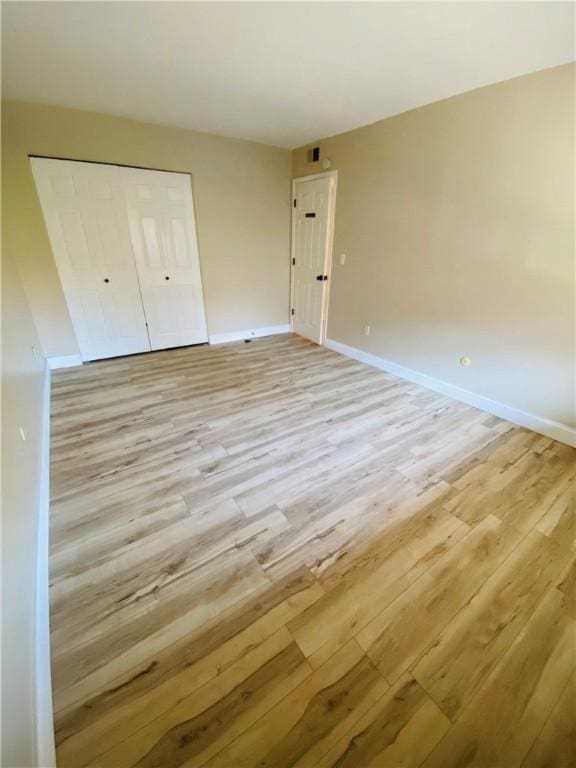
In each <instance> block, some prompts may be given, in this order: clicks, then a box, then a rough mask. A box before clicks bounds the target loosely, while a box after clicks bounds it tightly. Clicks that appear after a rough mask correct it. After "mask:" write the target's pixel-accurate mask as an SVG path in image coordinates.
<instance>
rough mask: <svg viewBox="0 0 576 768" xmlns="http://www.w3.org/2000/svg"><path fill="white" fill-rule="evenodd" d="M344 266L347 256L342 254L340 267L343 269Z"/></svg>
mask: <svg viewBox="0 0 576 768" xmlns="http://www.w3.org/2000/svg"><path fill="white" fill-rule="evenodd" d="M344 264H346V254H345V253H341V254H340V266H341V267H343V266H344Z"/></svg>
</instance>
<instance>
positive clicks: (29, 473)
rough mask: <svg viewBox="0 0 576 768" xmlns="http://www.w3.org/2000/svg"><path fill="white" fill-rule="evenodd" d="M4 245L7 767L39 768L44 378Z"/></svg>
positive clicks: (4, 701) (4, 761) (34, 336)
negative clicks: (37, 676)
mask: <svg viewBox="0 0 576 768" xmlns="http://www.w3.org/2000/svg"><path fill="white" fill-rule="evenodd" d="M4 191H5V189H4V190H3V192H4ZM2 245H3V251H2V765H3V766H32V765H36V764H37V763H36V743H35V735H34V732H35V725H36V724H35V721H34V710H35V680H34V675H35V651H34V644H35V630H36V626H35V625H36V621H35V619H36V561H37V558H36V553H37V540H38V521H39V518H38V514H39V513H38V510H39V505H38V502H39V489H40V451H41V436H42V424H43V414H44V398H43V396H44V379H45V375H44V358H43V357H42V352H41V350H40V345H39V341H38V337H37V334H36V329H35V328H34V323H33V321H32V315H31V313H30V309H29V307H28V303H27V301H26V297H25V295H24V291H23V289H22V285H21V283H20V279H19V276H18V273H17V271H16V269H15V267H14V264H13V263H12V261H11V259H10V258H9V255H8V253H7V249H6V248H5V247H4V246H5V243H4V242H3V243H2ZM32 347H35V349H36V350H37V352H38V358H35V357H34V354H33V351H32ZM20 427H22V428H23V429H24V432H25V436H26V440H25V441H23V440H22V439H21V437H20V434H19V428H20Z"/></svg>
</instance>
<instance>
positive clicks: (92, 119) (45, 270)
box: [2, 102, 290, 356]
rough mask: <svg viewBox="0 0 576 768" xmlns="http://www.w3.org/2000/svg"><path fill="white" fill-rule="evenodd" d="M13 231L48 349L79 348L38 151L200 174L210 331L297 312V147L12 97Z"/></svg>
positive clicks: (195, 179) (8, 112)
mask: <svg viewBox="0 0 576 768" xmlns="http://www.w3.org/2000/svg"><path fill="white" fill-rule="evenodd" d="M2 134H3V135H2V161H3V173H4V174H5V179H6V189H7V190H8V193H7V197H6V200H5V213H6V220H5V224H4V226H5V230H6V231H5V238H6V242H7V243H8V245H9V248H10V250H11V252H12V254H13V257H14V259H15V261H16V262H17V267H18V270H19V271H20V274H21V276H22V279H23V282H24V286H25V290H26V293H27V295H28V298H29V301H30V306H31V309H32V313H33V315H34V319H35V320H36V324H37V327H38V332H39V334H40V338H41V341H42V345H43V347H44V351H45V353H46V355H47V356H58V355H69V354H75V353H77V351H78V349H77V344H76V339H75V336H74V332H73V329H72V325H71V323H70V318H69V315H68V311H67V309H66V304H65V301H64V296H63V293H62V288H61V286H60V282H59V279H58V274H57V272H56V267H55V264H54V260H53V257H52V253H51V250H50V245H49V242H48V236H47V234H46V229H45V226H44V221H43V219H42V214H41V211H40V207H39V204H38V199H37V196H36V190H35V187H34V182H33V179H32V174H31V171H30V163H29V160H28V155H29V154H38V155H48V156H54V157H65V158H69V159H73V160H93V161H98V162H104V163H106V162H108V163H119V164H124V165H134V166H143V167H150V168H158V169H162V170H169V171H183V172H188V173H191V174H192V184H193V189H194V204H195V209H196V219H197V221H196V223H197V230H198V241H199V250H200V262H201V267H202V277H203V283H204V293H205V297H206V311H207V320H208V329H209V332H210V333H212V334H214V333H227V332H231V331H241V330H245V329H249V328H255V327H262V326H271V325H282V324H285V323H287V322H288V281H289V238H290V153H289V152H288V151H287V150H284V149H278V148H276V147H268V146H264V145H262V144H255V143H253V142H248V141H241V140H235V139H226V138H220V137H217V136H211V135H209V134H203V133H196V132H194V131H187V130H181V129H177V128H167V127H164V126H158V125H151V124H147V123H138V122H134V121H131V120H125V119H121V118H115V117H109V116H105V115H99V114H95V113H91V112H82V111H79V110H71V109H61V108H57V107H46V106H40V105H35V104H22V103H16V102H6V103H5V104H4V105H3V113H2Z"/></svg>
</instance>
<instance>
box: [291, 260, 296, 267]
mask: <svg viewBox="0 0 576 768" xmlns="http://www.w3.org/2000/svg"><path fill="white" fill-rule="evenodd" d="M292 266H293V267H295V266H296V259H292Z"/></svg>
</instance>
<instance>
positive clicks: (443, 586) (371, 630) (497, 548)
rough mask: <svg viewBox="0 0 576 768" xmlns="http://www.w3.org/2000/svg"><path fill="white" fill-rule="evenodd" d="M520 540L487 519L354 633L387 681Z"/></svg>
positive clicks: (411, 660) (427, 642) (409, 663)
mask: <svg viewBox="0 0 576 768" xmlns="http://www.w3.org/2000/svg"><path fill="white" fill-rule="evenodd" d="M522 538H523V534H522V533H520V532H519V531H517V530H516V529H514V528H510V527H509V526H507V525H504V524H503V523H501V522H500V521H499V520H498V519H497V518H494V517H492V516H488V517H486V518H485V519H484V520H483V521H482V523H480V524H479V525H478V526H477V527H476V528H474V529H473V530H472V531H470V533H468V534H467V535H466V536H465V537H464V538H463V539H461V540H460V541H459V542H458V543H457V544H456V545H455V546H454V547H452V548H451V549H450V550H449V551H448V552H447V553H446V555H444V557H443V558H442V559H441V560H439V561H438V562H437V563H436V564H435V565H433V566H432V567H431V568H430V569H429V571H428V572H427V573H425V574H424V575H423V576H422V578H420V579H418V581H417V582H416V583H415V584H413V585H412V586H411V587H409V588H408V589H406V590H405V591H404V592H403V593H402V594H401V595H400V597H398V599H397V600H395V601H394V602H393V603H392V604H391V605H390V606H389V607H388V608H387V609H386V610H384V611H383V612H382V613H379V614H378V615H377V616H375V617H374V619H373V620H372V621H371V622H370V623H369V624H368V625H367V626H366V627H365V628H364V629H363V630H362V631H361V632H360V633H359V634H358V636H357V639H358V642H359V643H360V645H361V646H362V648H364V649H365V650H366V652H367V654H368V655H369V656H370V658H371V659H372V661H373V662H374V663H375V664H376V665H377V666H378V667H379V669H380V670H381V671H382V673H383V674H384V676H385V677H386V679H387V680H388V681H390V682H395V681H396V680H397V679H398V678H399V677H400V675H401V674H402V673H403V672H405V671H406V670H408V669H409V668H410V666H412V664H413V663H414V662H415V660H416V659H417V658H418V657H419V656H420V655H421V654H422V653H423V652H424V651H425V650H426V648H427V647H429V646H430V645H431V644H432V643H433V641H434V639H435V638H436V636H437V635H438V634H439V633H440V632H441V631H442V630H443V629H444V628H445V627H446V625H447V624H448V622H449V621H450V620H451V619H452V618H453V617H454V616H455V615H456V613H458V611H459V610H460V609H461V608H462V607H463V606H464V605H466V603H467V602H468V601H469V600H470V599H471V598H472V597H473V596H474V595H475V594H476V592H477V591H478V590H479V589H480V588H481V586H482V585H483V583H484V581H485V580H486V579H487V578H488V577H489V576H490V574H491V573H492V572H493V571H494V570H495V569H496V568H497V566H498V565H499V564H500V562H502V561H503V560H504V559H505V558H506V557H507V556H508V555H509V554H510V550H511V549H512V548H514V547H516V546H517V545H518V544H519V543H520V541H521V539H522Z"/></svg>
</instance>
